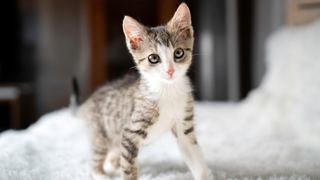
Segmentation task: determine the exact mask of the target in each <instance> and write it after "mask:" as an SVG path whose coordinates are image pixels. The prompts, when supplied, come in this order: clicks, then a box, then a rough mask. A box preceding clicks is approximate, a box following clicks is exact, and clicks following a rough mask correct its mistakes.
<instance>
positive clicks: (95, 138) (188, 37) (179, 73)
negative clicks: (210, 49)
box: [78, 3, 208, 180]
mask: <svg viewBox="0 0 320 180" xmlns="http://www.w3.org/2000/svg"><path fill="white" fill-rule="evenodd" d="M123 31H124V34H125V37H126V44H127V47H128V49H129V51H130V53H131V54H132V56H133V59H134V61H135V63H136V65H137V68H138V70H139V73H140V75H138V76H126V77H124V78H123V79H122V80H118V81H115V82H113V83H110V84H108V85H105V86H103V87H101V88H100V89H98V90H97V91H96V92H95V93H94V94H93V95H92V96H91V97H90V98H89V99H88V100H87V101H86V102H85V103H84V104H83V105H81V106H80V107H79V109H78V113H80V114H81V116H82V117H84V118H85V119H87V120H88V126H89V132H90V137H91V142H92V153H93V155H92V163H93V171H94V175H95V177H98V176H99V175H109V176H111V175H113V174H112V171H110V169H111V170H112V169H113V170H115V169H118V168H119V167H121V177H122V179H124V180H136V179H138V178H139V175H138V168H137V154H138V151H139V148H140V147H142V146H144V145H148V144H150V143H152V142H154V141H155V140H156V139H157V138H159V137H160V136H161V135H162V134H164V133H165V132H167V131H169V130H171V131H172V132H173V133H174V135H175V136H176V137H177V140H178V144H179V148H180V150H181V153H182V154H183V157H184V159H185V161H186V163H187V165H188V166H189V168H190V170H191V172H192V174H193V176H194V178H195V179H196V180H207V179H208V174H207V166H206V164H205V162H204V160H203V158H202V154H201V151H200V149H199V146H198V144H197V140H196V137H195V134H194V125H193V97H192V88H191V84H190V81H189V78H188V77H187V75H186V72H187V70H188V68H189V66H190V64H191V61H192V48H193V41H194V38H193V28H192V26H191V15H190V11H189V8H188V6H187V5H186V4H184V3H182V4H181V5H180V6H179V8H178V9H177V11H176V13H175V15H174V16H173V18H172V19H171V20H170V21H169V22H168V24H167V25H165V26H158V27H152V28H149V27H145V26H143V25H142V24H140V23H139V22H137V21H136V20H135V19H133V18H131V17H129V16H125V18H124V20H123Z"/></svg>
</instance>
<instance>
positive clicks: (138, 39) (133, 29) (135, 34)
mask: <svg viewBox="0 0 320 180" xmlns="http://www.w3.org/2000/svg"><path fill="white" fill-rule="evenodd" d="M123 32H124V34H125V35H126V39H127V42H128V41H129V43H130V45H131V48H133V49H138V48H139V47H140V45H141V43H142V42H143V39H144V36H145V34H146V29H145V28H144V26H143V25H142V24H140V23H139V22H138V21H136V20H135V19H133V18H132V17H130V16H125V17H124V19H123Z"/></svg>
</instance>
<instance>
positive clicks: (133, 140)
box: [120, 126, 140, 180]
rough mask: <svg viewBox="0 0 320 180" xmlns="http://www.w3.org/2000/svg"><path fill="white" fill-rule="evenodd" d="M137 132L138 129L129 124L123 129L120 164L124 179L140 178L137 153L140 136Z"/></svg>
mask: <svg viewBox="0 0 320 180" xmlns="http://www.w3.org/2000/svg"><path fill="white" fill-rule="evenodd" d="M137 134H138V132H137V131H136V130H132V129H130V128H129V127H128V126H127V127H124V128H123V129H122V137H121V148H120V149H121V158H120V164H121V177H122V179H123V180H137V179H138V178H139V172H138V168H137V155H138V151H139V142H140V137H139V136H138V135H137Z"/></svg>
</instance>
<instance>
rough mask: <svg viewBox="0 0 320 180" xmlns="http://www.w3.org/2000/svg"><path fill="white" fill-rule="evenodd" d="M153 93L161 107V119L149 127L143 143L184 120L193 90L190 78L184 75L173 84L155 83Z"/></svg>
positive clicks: (153, 139)
mask: <svg viewBox="0 0 320 180" xmlns="http://www.w3.org/2000/svg"><path fill="white" fill-rule="evenodd" d="M151 91H152V94H153V95H154V97H153V98H155V100H156V101H158V107H159V119H158V120H157V122H156V123H155V124H153V125H152V126H151V127H150V128H149V129H148V135H147V138H146V139H144V141H143V142H142V145H147V144H150V143H152V142H154V141H155V140H156V139H158V138H159V137H160V136H161V135H163V134H164V133H165V132H167V131H169V130H171V128H172V126H173V125H174V123H176V122H178V121H181V120H183V118H184V114H185V106H186V104H187V100H188V97H189V95H190V92H191V87H190V85H189V82H188V79H187V78H186V77H183V78H181V79H179V81H178V82H174V83H171V84H167V83H159V84H156V85H153V87H152V89H151Z"/></svg>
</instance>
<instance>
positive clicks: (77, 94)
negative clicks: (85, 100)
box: [69, 77, 80, 115]
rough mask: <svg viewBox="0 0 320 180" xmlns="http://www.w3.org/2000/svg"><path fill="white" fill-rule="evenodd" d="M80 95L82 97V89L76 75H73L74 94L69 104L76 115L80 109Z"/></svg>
mask: <svg viewBox="0 0 320 180" xmlns="http://www.w3.org/2000/svg"><path fill="white" fill-rule="evenodd" d="M79 97H80V91H79V86H78V81H77V78H76V77H73V78H72V94H71V96H70V104H69V108H70V110H71V112H72V114H73V115H75V114H76V112H77V110H78V107H79V104H80V101H79Z"/></svg>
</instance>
